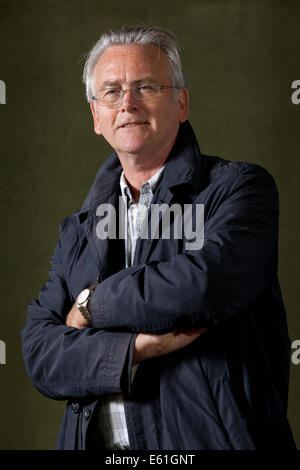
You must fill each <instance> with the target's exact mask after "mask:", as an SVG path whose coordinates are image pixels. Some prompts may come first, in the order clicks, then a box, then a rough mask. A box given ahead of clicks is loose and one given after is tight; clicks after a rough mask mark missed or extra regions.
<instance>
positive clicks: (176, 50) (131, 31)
mask: <svg viewBox="0 0 300 470" xmlns="http://www.w3.org/2000/svg"><path fill="white" fill-rule="evenodd" d="M122 44H124V45H128V44H138V45H141V46H144V45H150V44H152V45H154V46H156V47H158V48H159V50H162V51H163V52H164V53H165V54H166V56H167V58H168V60H169V62H170V65H171V69H172V77H171V79H172V83H173V86H174V87H177V88H185V87H186V86H187V84H186V79H185V77H184V74H183V70H182V64H181V57H180V46H179V43H178V41H177V39H176V37H175V35H174V34H173V33H171V32H170V31H169V30H167V29H165V28H160V27H158V26H148V25H134V26H123V28H121V29H120V30H118V31H112V30H108V31H106V32H105V33H103V34H102V36H101V37H100V39H99V41H98V42H97V43H96V44H95V45H94V47H93V48H92V49H91V50H90V52H89V53H88V56H87V59H86V62H85V65H84V70H83V82H84V83H85V88H86V97H87V100H88V102H91V101H92V100H93V95H94V90H93V85H94V82H93V74H94V69H95V66H96V64H97V62H98V60H99V58H100V56H101V55H102V54H103V52H104V51H105V50H106V49H108V48H109V47H110V46H117V45H122Z"/></svg>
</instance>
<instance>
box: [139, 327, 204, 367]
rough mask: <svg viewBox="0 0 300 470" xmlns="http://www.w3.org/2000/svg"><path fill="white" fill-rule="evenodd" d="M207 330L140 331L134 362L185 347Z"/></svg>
mask: <svg viewBox="0 0 300 470" xmlns="http://www.w3.org/2000/svg"><path fill="white" fill-rule="evenodd" d="M205 331H207V328H191V329H189V330H181V331H171V332H170V333H166V334H164V335H155V334H152V333H140V334H138V335H137V337H136V339H135V345H134V352H133V364H137V363H138V362H141V361H145V360H146V359H151V358H153V357H157V356H162V355H164V354H168V353H170V352H173V351H177V350H178V349H181V348H184V347H185V346H187V345H188V344H190V343H192V342H193V341H194V340H195V339H197V338H198V337H199V336H200V335H202V334H203V333H204V332H205Z"/></svg>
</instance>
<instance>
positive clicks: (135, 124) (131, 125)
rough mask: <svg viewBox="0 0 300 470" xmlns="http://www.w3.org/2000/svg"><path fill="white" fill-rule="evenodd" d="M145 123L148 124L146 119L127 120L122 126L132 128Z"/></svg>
mask: <svg viewBox="0 0 300 470" xmlns="http://www.w3.org/2000/svg"><path fill="white" fill-rule="evenodd" d="M145 124H148V122H146V121H135V122H126V123H125V124H122V126H120V128H125V129H126V128H130V127H137V126H143V125H145Z"/></svg>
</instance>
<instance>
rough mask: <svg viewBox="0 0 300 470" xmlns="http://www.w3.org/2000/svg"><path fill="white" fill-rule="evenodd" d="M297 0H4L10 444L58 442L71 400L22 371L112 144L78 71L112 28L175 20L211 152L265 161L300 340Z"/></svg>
mask: <svg viewBox="0 0 300 470" xmlns="http://www.w3.org/2000/svg"><path fill="white" fill-rule="evenodd" d="M299 18H300V2H299V1H276V0H270V1H268V0H265V1H264V0H260V1H254V0H249V1H246V0H244V1H238V0H223V1H222V0H210V1H209V0H207V1H204V0H184V1H182V0H172V1H169V0H166V1H163V0H151V1H150V0H149V1H146V2H145V1H138V0H135V1H121V0H110V1H104V0H85V1H84V0H52V1H51V0H24V1H21V0H19V1H17V0H10V1H7V0H5V1H1V0H0V80H3V81H5V83H6V87H7V89H6V100H7V103H6V104H5V105H0V155H1V171H0V176H1V181H0V182H1V191H2V198H1V221H2V227H1V232H0V236H1V284H0V285H1V313H0V315H1V317H0V339H1V340H3V341H5V343H6V347H7V350H6V352H7V358H6V362H7V363H6V364H5V365H0V449H52V448H53V447H54V446H55V441H56V435H57V432H58V429H59V424H60V421H61V418H62V414H63V408H64V403H63V402H57V401H54V400H50V399H48V398H46V397H43V396H42V395H41V394H40V393H39V392H38V391H36V390H35V389H34V387H33V385H32V384H31V382H30V381H29V378H28V377H27V374H26V372H25V369H24V364H23V359H22V354H21V345H20V331H21V329H22V327H23V324H24V321H25V316H26V309H27V303H28V302H29V301H30V300H31V299H33V298H36V297H37V295H38V292H39V290H40V288H41V287H42V286H43V285H44V283H45V281H46V279H47V277H48V270H49V267H50V265H49V260H50V256H51V254H52V251H53V249H54V246H55V244H56V241H57V237H58V224H59V222H60V221H61V220H62V219H63V218H64V217H66V216H67V215H69V214H70V213H72V212H74V211H75V210H77V209H78V208H79V207H80V206H81V203H82V200H83V198H84V197H85V195H86V193H87V192H88V190H89V187H90V185H91V183H92V181H93V179H94V176H95V174H96V171H97V169H98V167H99V166H100V165H101V163H102V162H103V161H104V159H105V158H106V157H107V156H108V155H109V154H110V153H111V149H110V148H109V146H108V145H107V144H106V143H105V142H104V141H103V140H102V139H101V138H100V137H98V136H96V135H95V134H94V132H93V127H92V120H91V115H90V112H89V107H88V105H87V103H86V102H85V97H84V89H83V85H82V83H81V74H82V68H83V64H84V54H85V53H86V52H87V51H88V50H89V49H90V47H91V46H92V45H93V44H94V43H95V42H96V40H97V39H98V38H99V36H100V34H101V32H103V31H104V30H105V29H108V28H118V27H121V26H122V25H124V24H131V23H137V22H139V23H140V22H145V23H154V24H158V25H161V26H164V27H167V28H170V29H171V30H173V31H174V32H175V33H176V35H177V36H178V38H179V40H180V42H181V44H182V47H183V51H182V52H183V63H184V68H185V72H186V74H187V76H188V79H189V84H190V96H191V110H190V121H191V123H192V125H193V126H194V129H195V132H196V134H197V136H198V139H199V143H200V147H201V149H202V151H203V152H205V153H208V154H217V155H220V156H222V157H225V158H228V159H232V160H246V161H251V162H255V163H259V164H261V165H263V166H265V167H266V168H267V169H268V170H269V171H270V173H271V174H272V175H273V176H274V178H275V180H276V182H277V185H278V189H279V194H280V201H281V206H280V207H281V218H280V266H279V275H280V281H281V286H282V290H283V295H284V299H285V305H286V309H287V315H288V324H289V332H290V337H291V340H295V339H300V320H299V305H300V296H299V254H300V248H299V242H300V240H299V233H300V226H299V218H298V213H299V211H298V204H299V200H300V197H299V196H300V194H299V177H300V168H299V157H300V142H299V124H300V105H298V106H296V105H294V104H292V102H291V93H292V90H291V83H292V81H293V80H296V79H300V61H299V43H300V28H299ZM299 403H300V364H299V365H298V366H297V365H293V364H291V381H290V397H289V419H290V423H291V425H292V429H293V432H294V435H295V438H296V441H297V445H298V447H300V407H299Z"/></svg>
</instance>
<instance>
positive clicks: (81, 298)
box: [77, 289, 90, 304]
mask: <svg viewBox="0 0 300 470" xmlns="http://www.w3.org/2000/svg"><path fill="white" fill-rule="evenodd" d="M89 295H90V290H89V289H84V290H83V291H81V292H80V294H79V296H78V297H77V303H78V304H83V302H85V301H86V300H87V298H88V296H89Z"/></svg>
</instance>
